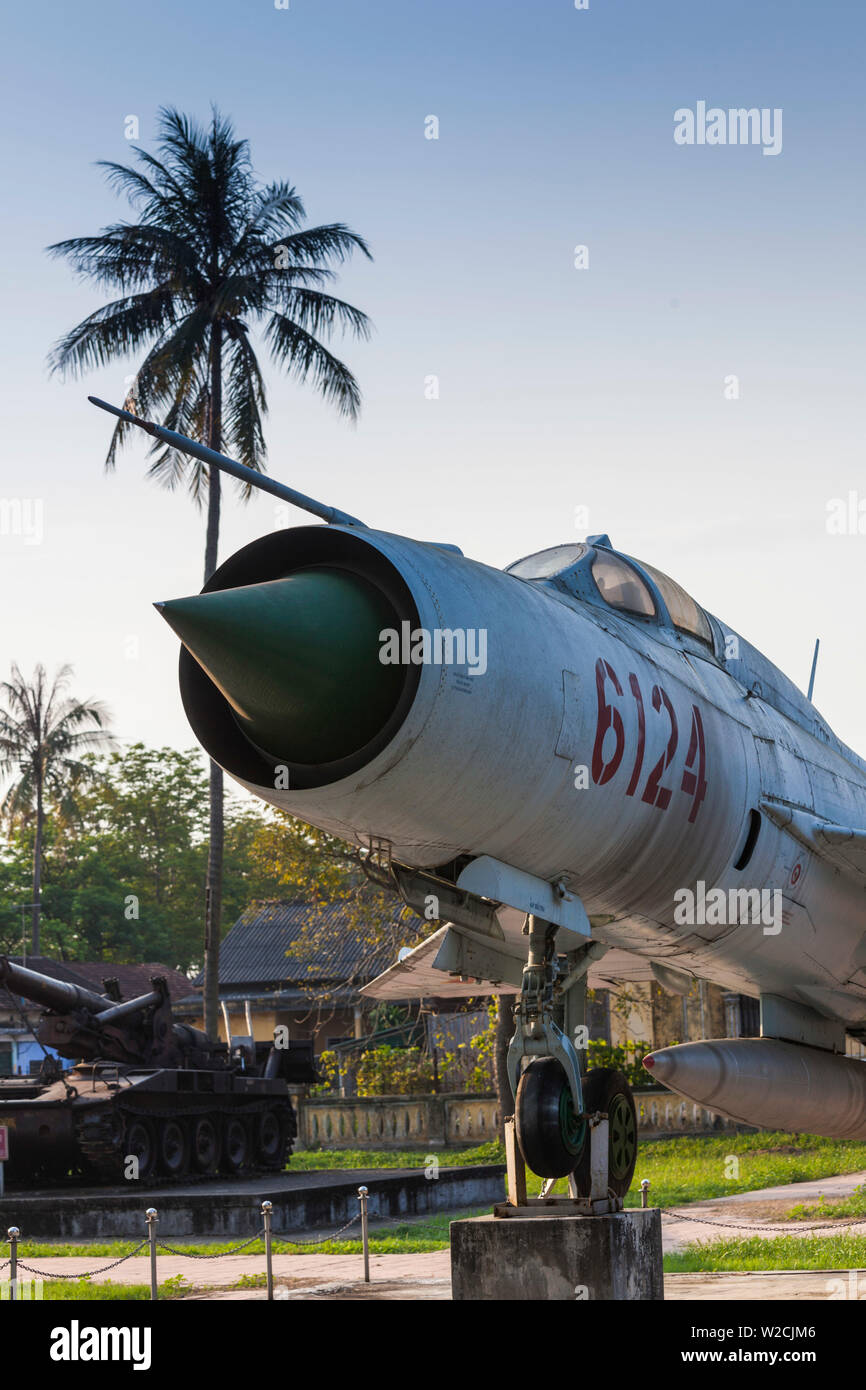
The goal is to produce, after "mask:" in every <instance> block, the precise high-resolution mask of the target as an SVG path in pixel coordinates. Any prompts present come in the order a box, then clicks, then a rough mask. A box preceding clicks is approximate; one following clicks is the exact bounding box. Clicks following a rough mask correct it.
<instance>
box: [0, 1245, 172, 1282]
mask: <svg viewBox="0 0 866 1390" xmlns="http://www.w3.org/2000/svg"><path fill="white" fill-rule="evenodd" d="M145 1245H147V1240H146V1239H145V1240H142V1241H139V1243H138V1245H136V1247H135V1249H134V1250H130V1251H129V1254H127V1255H121V1257H120V1259H119V1260H112V1262H111V1264H109V1265H101V1266H100V1267H99V1269H85V1270H79V1271H78V1273H77V1274H58V1273H57V1272H56V1271H54V1270H51V1271H50V1272H49V1271H48V1270H45V1269H36V1267H35V1265H26V1264H25V1263H24V1261H23V1260H19V1261H18V1268H19V1269H26V1270H27V1273H28V1274H38V1275H39V1278H40V1279H90V1278H92V1276H93V1275H94V1274H106V1273H107V1272H108V1270H109V1269H117V1266H118V1265H122V1264H125V1263H126V1261H127V1260H131V1259H132V1257H133V1255H137V1254H138V1252H139V1250H143V1249H144V1247H145ZM6 1263H7V1264H9V1263H10V1261H9V1260H7V1261H6ZM0 1268H2V1266H0Z"/></svg>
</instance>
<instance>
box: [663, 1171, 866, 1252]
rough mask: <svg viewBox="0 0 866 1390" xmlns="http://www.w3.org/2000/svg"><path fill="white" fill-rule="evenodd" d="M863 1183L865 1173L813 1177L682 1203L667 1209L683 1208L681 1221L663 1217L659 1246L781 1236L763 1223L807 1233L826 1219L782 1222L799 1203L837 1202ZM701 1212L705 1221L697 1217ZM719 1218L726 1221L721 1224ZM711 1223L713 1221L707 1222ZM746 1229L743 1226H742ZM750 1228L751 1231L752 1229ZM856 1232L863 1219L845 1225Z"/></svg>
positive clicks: (863, 1229) (865, 1229)
mask: <svg viewBox="0 0 866 1390" xmlns="http://www.w3.org/2000/svg"><path fill="white" fill-rule="evenodd" d="M864 1182H866V1173H843V1174H842V1175H841V1176H839V1177H835V1178H817V1179H815V1180H814V1181H813V1182H794V1183H787V1184H785V1185H783V1186H781V1187H764V1188H760V1189H759V1190H758V1191H757V1192H736V1193H734V1194H733V1195H732V1196H730V1197H715V1198H713V1199H712V1200H711V1201H707V1202H690V1203H689V1204H688V1205H687V1206H685V1207H679V1208H677V1207H674V1208H672V1209H671V1210H673V1211H681V1212H682V1213H683V1219H682V1220H677V1219H676V1217H673V1216H665V1217H664V1218H663V1219H662V1248H663V1250H664V1252H665V1254H668V1252H669V1251H672V1250H681V1249H682V1248H683V1246H684V1245H691V1244H692V1243H693V1242H694V1241H697V1240H725V1239H736V1238H737V1237H744V1236H749V1235H757V1236H763V1237H765V1238H767V1239H772V1238H773V1237H774V1236H777V1235H780V1234H782V1232H780V1231H779V1230H777V1229H773V1230H762V1229H761V1227H767V1226H771V1227H774V1228H775V1227H779V1226H784V1227H785V1230H786V1232H790V1234H791V1235H803V1236H804V1235H808V1234H809V1231H810V1230H813V1229H814V1228H815V1226H820V1225H822V1224H823V1222H824V1221H826V1219H827V1218H826V1217H824V1218H821V1217H817V1218H816V1219H815V1220H814V1221H787V1222H786V1221H785V1219H784V1218H785V1215H786V1213H787V1212H789V1211H790V1210H791V1208H792V1207H795V1206H798V1205H799V1204H800V1203H801V1202H803V1203H806V1202H817V1201H818V1199H819V1197H820V1196H821V1195H822V1194H823V1195H824V1196H825V1197H826V1198H827V1199H828V1201H833V1200H836V1201H838V1200H839V1199H840V1198H842V1197H850V1195H851V1193H852V1192H853V1191H854V1189H855V1187H859V1186H861V1184H862V1183H864ZM702 1216H705V1217H707V1218H708V1220H707V1221H706V1222H705V1223H702V1222H701V1221H700V1217H702ZM721 1222H730V1223H731V1226H729V1227H728V1226H724V1225H721V1224H717V1223H721ZM711 1223H712V1224H711ZM744 1228H746V1229H744ZM752 1228H754V1229H752ZM845 1229H846V1230H848V1231H851V1232H853V1233H854V1234H855V1235H866V1217H864V1218H863V1220H862V1221H860V1222H857V1223H856V1224H855V1223H851V1225H849V1226H847V1227H846V1228H845Z"/></svg>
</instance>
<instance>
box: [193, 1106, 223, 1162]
mask: <svg viewBox="0 0 866 1390" xmlns="http://www.w3.org/2000/svg"><path fill="white" fill-rule="evenodd" d="M219 1161H220V1140H219V1134H218V1132H217V1127H216V1125H215V1124H214V1122H213V1120H212V1119H211V1118H210V1116H209V1115H199V1117H198V1119H197V1120H195V1121H194V1123H193V1127H192V1166H193V1167H194V1168H195V1171H196V1172H197V1173H215V1172H216V1170H217V1168H218V1167H219Z"/></svg>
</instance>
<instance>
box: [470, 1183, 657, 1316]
mask: <svg viewBox="0 0 866 1390" xmlns="http://www.w3.org/2000/svg"><path fill="white" fill-rule="evenodd" d="M451 1289H452V1297H453V1298H454V1299H455V1300H468V1299H484V1300H487V1299H490V1300H496V1299H513V1300H515V1301H517V1300H521V1301H523V1302H526V1301H527V1300H533V1299H534V1300H537V1301H539V1302H552V1301H567V1302H570V1303H573V1302H574V1301H575V1300H576V1299H578V1300H589V1301H592V1302H596V1301H598V1300H599V1299H663V1298H664V1288H663V1282H662V1221H661V1212H660V1211H659V1210H658V1208H653V1207H649V1208H647V1209H646V1210H637V1211H620V1212H616V1213H614V1214H613V1215H610V1216H556V1215H551V1216H532V1217H520V1216H507V1217H494V1216H480V1217H476V1218H474V1219H473V1220H471V1221H454V1222H452V1223H451Z"/></svg>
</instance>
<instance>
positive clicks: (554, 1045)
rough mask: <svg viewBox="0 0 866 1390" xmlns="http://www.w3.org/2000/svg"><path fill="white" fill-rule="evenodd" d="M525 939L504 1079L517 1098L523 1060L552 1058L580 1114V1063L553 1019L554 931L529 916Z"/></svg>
mask: <svg viewBox="0 0 866 1390" xmlns="http://www.w3.org/2000/svg"><path fill="white" fill-rule="evenodd" d="M523 930H524V932H525V933H526V935H527V936H528V937H529V957H528V959H527V962H526V965H525V966H524V967H523V982H522V985H521V990H520V999H519V1000H518V1002H517V1004H516V1005H515V1007H514V1019H515V1024H516V1027H515V1030H514V1037H513V1038H512V1039H511V1042H510V1043H509V1046H508V1079H509V1081H510V1082H511V1090H512V1093H513V1094H514V1095H515V1096H516V1095H517V1086H518V1083H519V1081H520V1071H521V1062H522V1060H523V1058H524V1057H529V1058H531V1057H555V1058H556V1060H557V1061H558V1062H559V1064H560V1065H561V1067H562V1069H563V1071H564V1072H565V1075H566V1078H567V1080H568V1085H569V1088H570V1090H571V1099H572V1104H573V1106H574V1113H575V1115H580V1114H582V1113H583V1091H582V1088H581V1084H580V1062H579V1061H578V1056H577V1053H576V1052H575V1050H574V1046H573V1044H572V1042H571V1039H570V1038H568V1037H567V1036H566V1034H565V1033H563V1031H562V1029H561V1028H560V1027H559V1026H558V1024H556V1023H555V1022H554V1019H553V1002H554V1001H553V986H554V982H555V980H556V966H555V963H554V950H555V944H556V933H557V930H558V928H557V927H556V925H555V924H554V923H552V922H545V921H544V919H543V918H541V917H536V916H534V915H533V914H532V913H530V914H529V915H528V916H527V918H526V926H525V927H524V928H523Z"/></svg>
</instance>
